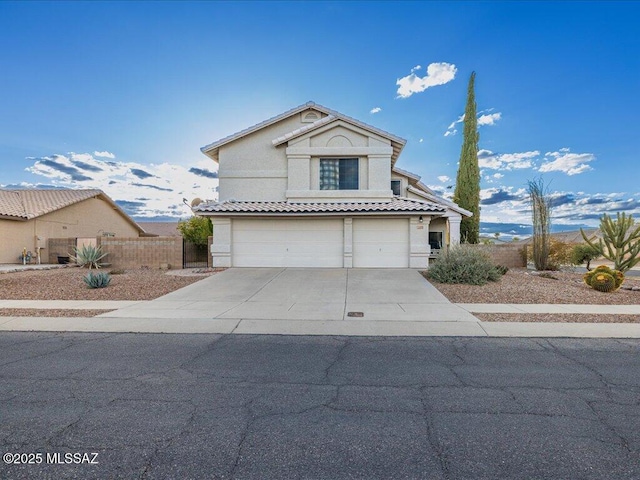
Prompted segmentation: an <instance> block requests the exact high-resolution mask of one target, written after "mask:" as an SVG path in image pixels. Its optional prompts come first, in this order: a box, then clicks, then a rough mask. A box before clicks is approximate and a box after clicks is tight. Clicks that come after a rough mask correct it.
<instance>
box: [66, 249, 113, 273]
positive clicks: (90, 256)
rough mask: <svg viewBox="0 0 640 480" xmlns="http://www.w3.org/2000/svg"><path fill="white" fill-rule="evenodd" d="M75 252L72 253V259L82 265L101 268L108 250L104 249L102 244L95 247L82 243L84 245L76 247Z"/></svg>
mask: <svg viewBox="0 0 640 480" xmlns="http://www.w3.org/2000/svg"><path fill="white" fill-rule="evenodd" d="M73 252H74V253H73V254H71V255H70V257H71V260H73V261H74V262H76V263H77V264H78V265H80V266H81V267H88V268H89V270H91V269H92V268H100V266H101V263H100V260H102V259H103V258H104V257H106V256H107V253H106V252H103V251H102V247H101V246H97V247H94V246H93V245H82V247H80V248H77V247H74V249H73Z"/></svg>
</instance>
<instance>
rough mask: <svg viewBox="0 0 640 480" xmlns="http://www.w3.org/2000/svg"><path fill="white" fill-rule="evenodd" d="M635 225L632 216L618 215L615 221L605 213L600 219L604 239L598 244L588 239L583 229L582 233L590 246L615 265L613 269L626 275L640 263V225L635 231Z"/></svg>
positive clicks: (599, 240)
mask: <svg viewBox="0 0 640 480" xmlns="http://www.w3.org/2000/svg"><path fill="white" fill-rule="evenodd" d="M634 223H635V222H634V220H633V216H632V215H629V216H627V215H626V214H625V213H618V214H617V218H616V219H615V220H614V219H612V218H611V217H610V216H609V215H607V214H606V213H605V214H604V215H603V216H602V218H601V219H600V231H601V232H602V238H601V239H598V242H597V243H596V242H595V238H591V239H589V238H587V236H586V235H585V233H584V231H583V230H582V229H580V233H581V234H582V238H583V239H584V241H585V242H587V244H588V245H589V246H591V247H593V248H597V249H598V250H599V251H600V252H601V254H602V256H603V257H604V258H606V259H607V260H611V261H612V262H613V263H614V267H613V268H615V269H616V270H620V271H621V272H623V273H624V272H626V271H627V270H629V269H630V268H632V267H634V266H635V265H637V264H638V263H640V225H638V226H637V227H636V228H635V229H634V228H633V225H634Z"/></svg>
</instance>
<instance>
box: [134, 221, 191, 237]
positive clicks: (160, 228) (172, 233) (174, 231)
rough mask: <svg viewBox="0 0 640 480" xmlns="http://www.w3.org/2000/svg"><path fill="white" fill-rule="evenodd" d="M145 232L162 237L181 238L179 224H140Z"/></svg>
mask: <svg viewBox="0 0 640 480" xmlns="http://www.w3.org/2000/svg"><path fill="white" fill-rule="evenodd" d="M138 225H140V226H141V227H142V228H143V229H144V231H145V232H146V233H148V234H151V235H158V236H161V237H181V236H182V234H181V233H180V232H179V231H178V222H177V221H176V222H138Z"/></svg>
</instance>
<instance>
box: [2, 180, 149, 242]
mask: <svg viewBox="0 0 640 480" xmlns="http://www.w3.org/2000/svg"><path fill="white" fill-rule="evenodd" d="M98 196H99V197H100V198H102V199H103V200H105V201H106V202H107V203H109V204H110V205H111V206H112V207H113V208H114V210H116V211H117V212H118V213H119V214H120V215H122V216H123V217H124V218H125V219H126V220H127V221H128V222H129V223H131V224H132V225H133V226H134V227H135V228H136V229H137V230H139V231H140V232H141V233H143V232H144V230H143V229H142V228H141V227H140V225H138V224H137V223H136V222H134V221H133V219H132V218H131V217H129V216H128V215H127V214H126V213H125V212H124V211H123V210H122V209H121V208H120V207H119V206H118V205H117V204H116V203H115V202H114V201H113V200H112V199H111V198H109V196H108V195H106V194H105V193H104V192H103V191H102V190H99V189H86V190H72V189H67V188H51V189H45V188H29V189H15V190H8V189H0V218H5V219H11V220H31V219H32V218H37V217H41V216H42V215H46V214H47V213H51V212H55V211H56V210H60V209H61V208H64V207H68V206H69V205H73V204H74V203H78V202H82V201H83V200H88V199H89V198H93V197H98Z"/></svg>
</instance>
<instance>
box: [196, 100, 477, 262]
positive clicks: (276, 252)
mask: <svg viewBox="0 0 640 480" xmlns="http://www.w3.org/2000/svg"><path fill="white" fill-rule="evenodd" d="M405 143H406V140H404V139H402V138H399V137H397V136H395V135H392V134H390V133H388V132H385V131H382V130H380V129H378V128H375V127H372V126H370V125H367V124H364V123H362V122H360V121H358V120H355V119H353V118H350V117H347V116H346V115H343V114H341V113H339V112H336V111H334V110H330V109H328V108H326V107H323V106H321V105H318V104H315V103H313V102H308V103H306V104H304V105H301V106H299V107H296V108H294V109H292V110H289V111H287V112H284V113H282V114H281V115H278V116H276V117H273V118H270V119H269V120H266V121H264V122H262V123H259V124H258V125H254V126H253V127H250V128H247V129H246V130H243V131H241V132H238V133H236V134H234V135H231V136H229V137H226V138H223V139H221V140H218V141H217V142H214V143H212V144H210V145H207V146H206V147H203V148H202V152H203V153H204V154H205V155H207V156H208V157H210V158H211V159H212V160H214V161H215V162H217V163H218V178H219V182H220V183H219V200H218V202H207V203H202V204H200V205H198V206H196V207H194V212H195V213H196V214H197V215H203V216H209V217H210V218H211V220H212V221H213V226H214V239H213V245H212V246H211V254H212V256H213V265H214V266H217V267H345V268H351V267H389V268H403V267H405V268H406V267H410V268H426V267H427V266H428V264H429V257H430V256H432V255H434V254H435V253H437V251H438V250H440V249H443V248H446V247H447V245H448V244H453V243H457V242H458V241H459V237H460V220H461V219H462V216H463V215H465V216H468V215H471V213H470V212H468V211H466V210H464V209H462V208H460V207H459V206H457V205H456V204H454V203H452V202H450V201H447V200H445V199H443V198H440V197H438V196H437V195H435V194H434V192H433V191H431V190H430V189H429V188H427V187H426V186H425V185H423V184H422V183H421V182H420V177H418V176H416V175H414V174H411V173H409V172H406V171H404V170H400V169H399V168H397V167H396V166H395V164H396V162H397V160H398V157H399V155H400V153H401V152H402V149H403V147H404V145H405Z"/></svg>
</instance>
